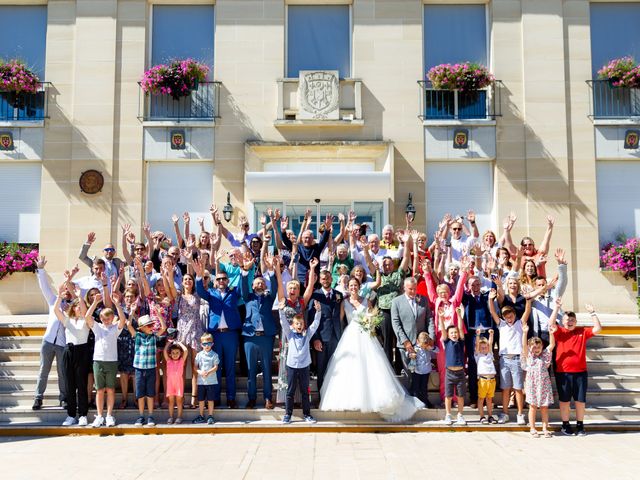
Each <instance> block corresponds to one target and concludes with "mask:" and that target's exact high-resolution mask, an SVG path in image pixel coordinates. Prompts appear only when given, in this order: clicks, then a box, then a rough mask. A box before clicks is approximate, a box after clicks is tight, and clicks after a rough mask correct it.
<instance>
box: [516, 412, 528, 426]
mask: <svg viewBox="0 0 640 480" xmlns="http://www.w3.org/2000/svg"><path fill="white" fill-rule="evenodd" d="M516 423H517V424H518V425H526V424H527V421H526V420H525V419H524V414H522V413H519V414H518V415H516Z"/></svg>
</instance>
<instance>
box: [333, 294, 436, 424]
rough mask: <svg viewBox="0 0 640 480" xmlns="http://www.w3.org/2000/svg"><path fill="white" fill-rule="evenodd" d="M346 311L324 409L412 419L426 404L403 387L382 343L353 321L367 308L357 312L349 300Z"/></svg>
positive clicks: (395, 418)
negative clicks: (355, 316) (345, 319)
mask: <svg viewBox="0 0 640 480" xmlns="http://www.w3.org/2000/svg"><path fill="white" fill-rule="evenodd" d="M365 302H366V300H365ZM344 308H345V314H346V316H347V321H348V322H349V324H348V326H347V328H346V329H345V330H344V332H343V333H342V337H341V338H340V342H339V343H338V347H337V348H336V351H335V352H334V354H333V356H332V357H331V360H329V365H328V367H327V372H326V374H325V378H324V383H323V385H322V389H321V390H320V395H321V401H320V410H326V411H360V412H364V413H370V412H376V413H378V414H379V415H380V416H381V417H382V418H383V419H385V420H386V421H390V422H403V421H406V420H408V419H410V418H411V417H412V416H413V415H414V414H415V413H416V410H418V409H419V408H422V407H424V404H423V403H422V402H421V401H420V400H418V399H417V398H415V397H412V396H410V395H409V394H408V393H407V391H406V390H405V388H404V387H403V386H402V385H401V384H400V382H399V381H398V379H397V378H396V376H395V375H394V372H393V370H392V369H391V365H390V364H389V361H388V360H387V357H386V355H385V353H384V350H383V349H382V346H381V345H380V342H378V340H377V339H376V338H375V337H372V336H371V335H370V334H369V333H366V332H363V331H362V329H361V328H360V324H359V323H358V322H355V321H351V320H352V318H353V317H354V315H356V314H359V313H361V312H363V311H364V310H365V308H366V307H365V306H364V305H361V306H360V307H359V308H358V309H355V308H354V307H353V306H352V305H351V303H350V302H349V301H348V300H347V299H345V301H344Z"/></svg>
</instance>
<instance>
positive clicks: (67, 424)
mask: <svg viewBox="0 0 640 480" xmlns="http://www.w3.org/2000/svg"><path fill="white" fill-rule="evenodd" d="M74 423H76V419H75V417H67V418H65V419H64V422H62V426H63V427H70V426H71V425H73V424H74Z"/></svg>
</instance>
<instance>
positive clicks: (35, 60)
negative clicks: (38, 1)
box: [0, 5, 47, 80]
mask: <svg viewBox="0 0 640 480" xmlns="http://www.w3.org/2000/svg"><path fill="white" fill-rule="evenodd" d="M0 19H2V27H0V59H3V60H9V59H12V58H17V59H19V60H22V61H23V62H24V63H25V64H26V65H27V66H28V67H29V68H30V69H31V70H33V71H34V72H35V73H36V74H37V75H38V77H40V79H41V80H45V56H46V48H47V6H46V5H3V6H0Z"/></svg>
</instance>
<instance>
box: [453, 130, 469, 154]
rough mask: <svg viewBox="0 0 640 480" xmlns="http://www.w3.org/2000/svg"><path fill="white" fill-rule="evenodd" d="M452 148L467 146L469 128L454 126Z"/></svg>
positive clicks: (464, 147)
mask: <svg viewBox="0 0 640 480" xmlns="http://www.w3.org/2000/svg"><path fill="white" fill-rule="evenodd" d="M453 148H460V149H466V148H469V130H468V129H466V128H456V129H455V130H454V131H453Z"/></svg>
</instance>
